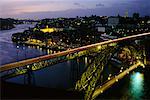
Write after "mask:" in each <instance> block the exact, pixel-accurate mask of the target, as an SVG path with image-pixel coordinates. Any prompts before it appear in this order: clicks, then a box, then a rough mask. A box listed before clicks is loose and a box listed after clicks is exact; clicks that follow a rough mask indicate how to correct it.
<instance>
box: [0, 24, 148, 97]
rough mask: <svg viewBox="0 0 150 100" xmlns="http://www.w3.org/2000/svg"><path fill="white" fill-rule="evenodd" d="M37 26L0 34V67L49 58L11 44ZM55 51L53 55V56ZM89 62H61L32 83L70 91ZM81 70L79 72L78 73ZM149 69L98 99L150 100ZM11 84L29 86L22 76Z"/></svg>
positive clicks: (34, 49)
mask: <svg viewBox="0 0 150 100" xmlns="http://www.w3.org/2000/svg"><path fill="white" fill-rule="evenodd" d="M33 26H34V25H30V24H23V25H17V26H16V28H14V29H11V30H5V31H0V65H4V64H8V63H12V62H16V61H20V60H23V59H28V58H33V57H37V56H41V55H46V54H49V52H50V51H47V50H42V48H38V49H36V48H35V47H30V46H28V47H26V46H21V45H16V44H14V43H12V41H11V35H12V34H13V33H16V32H22V31H24V30H25V29H28V27H33ZM53 52H55V51H51V53H53ZM87 61H88V59H87V58H86V57H83V58H79V59H74V60H70V61H67V62H62V63H59V64H56V65H53V66H50V67H47V68H44V69H41V70H38V71H35V72H34V78H33V79H32V82H33V83H34V85H36V86H40V87H49V88H62V89H69V88H73V87H74V86H75V81H76V80H77V78H78V77H77V76H80V75H81V74H82V72H83V70H84V69H85V68H86V65H87V63H88V62H87ZM77 70H78V71H77ZM149 73H150V67H149V68H145V69H137V70H135V71H134V72H133V73H131V74H129V75H128V76H126V77H125V78H123V79H122V80H120V81H119V82H118V83H116V84H115V85H113V86H112V87H111V88H110V89H109V90H107V91H105V92H104V93H103V94H101V95H100V96H98V99H133V100H141V99H150V85H149V84H150V77H149ZM7 81H9V82H14V83H19V84H27V83H26V75H20V76H17V77H14V78H11V79H8V80H7Z"/></svg>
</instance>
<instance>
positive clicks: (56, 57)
mask: <svg viewBox="0 0 150 100" xmlns="http://www.w3.org/2000/svg"><path fill="white" fill-rule="evenodd" d="M144 36H150V33H143V34H138V35H132V36H127V37H123V38H118V39H114V40H108V41H104V42H101V43H95V44H91V45H87V46H83V47H79V48H75V49H70V50H67V51H63V52H58V53H55V54H51V55H45V56H41V57H36V58H33V59H27V60H23V61H19V62H15V63H10V64H6V65H2V66H0V73H1V78H2V79H7V78H11V77H14V76H17V75H21V74H25V73H26V72H27V71H28V70H29V69H30V70H38V69H41V68H44V67H48V66H50V65H53V64H57V63H59V62H61V61H66V60H69V59H74V58H76V57H81V56H84V55H90V54H92V53H99V54H100V56H96V57H94V59H93V62H92V63H91V64H90V65H89V66H88V67H87V70H86V71H85V72H84V73H83V74H82V76H81V78H80V80H78V81H77V83H76V87H75V89H76V90H78V91H84V93H85V99H94V98H96V97H97V95H99V94H100V93H102V92H103V91H104V90H106V89H107V88H109V87H110V86H111V85H112V84H114V82H115V81H118V80H119V79H121V78H123V77H124V76H125V75H126V74H127V73H129V72H130V71H132V70H134V69H135V68H137V67H138V66H143V67H144V64H143V62H144V61H141V59H137V60H136V61H134V63H133V64H132V65H131V67H129V68H128V69H126V70H124V71H121V72H120V74H118V75H117V76H116V77H113V76H112V77H110V79H109V81H108V82H106V83H105V84H102V83H101V84H102V86H101V87H99V85H97V84H99V79H100V76H101V73H102V71H103V69H104V66H105V65H106V64H107V63H108V60H109V59H110V57H111V56H112V54H113V53H114V52H115V50H116V49H117V48H119V46H118V45H117V44H116V43H120V42H122V41H126V40H127V41H128V40H131V41H132V40H136V39H138V38H141V37H144ZM143 55H144V54H143ZM144 56H145V55H144ZM135 57H137V58H140V57H139V56H137V55H136V56H135ZM125 73H126V74H125Z"/></svg>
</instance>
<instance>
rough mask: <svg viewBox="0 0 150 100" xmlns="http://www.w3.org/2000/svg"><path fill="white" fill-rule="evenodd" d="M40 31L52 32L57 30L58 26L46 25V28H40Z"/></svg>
mask: <svg viewBox="0 0 150 100" xmlns="http://www.w3.org/2000/svg"><path fill="white" fill-rule="evenodd" d="M40 31H42V32H44V33H46V32H48V33H51V32H54V31H57V29H56V28H49V27H48V26H46V28H44V29H40Z"/></svg>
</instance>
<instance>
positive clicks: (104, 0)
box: [0, 0, 150, 19]
mask: <svg viewBox="0 0 150 100" xmlns="http://www.w3.org/2000/svg"><path fill="white" fill-rule="evenodd" d="M0 2H1V3H0V12H3V13H0V17H2V18H8V17H13V18H35V17H38V18H40V19H41V18H46V17H47V18H53V17H76V16H90V15H92V14H94V15H99V16H115V15H118V14H120V15H122V16H123V15H124V14H125V12H128V14H129V16H131V15H132V14H133V13H134V12H137V13H140V15H141V16H146V15H148V16H149V15H150V13H149V12H148V11H147V10H148V9H150V3H149V2H150V1H149V0H121V1H120V0H86V2H85V1H84V0H21V1H20V0H1V1H0Z"/></svg>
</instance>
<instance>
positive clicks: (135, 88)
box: [130, 72, 144, 100]
mask: <svg viewBox="0 0 150 100" xmlns="http://www.w3.org/2000/svg"><path fill="white" fill-rule="evenodd" d="M130 79H131V81H130V82H131V84H130V85H131V88H130V91H131V96H132V98H133V99H136V100H140V99H141V97H142V96H143V91H144V75H143V74H142V73H140V72H135V73H134V74H132V75H131V78H130Z"/></svg>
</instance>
